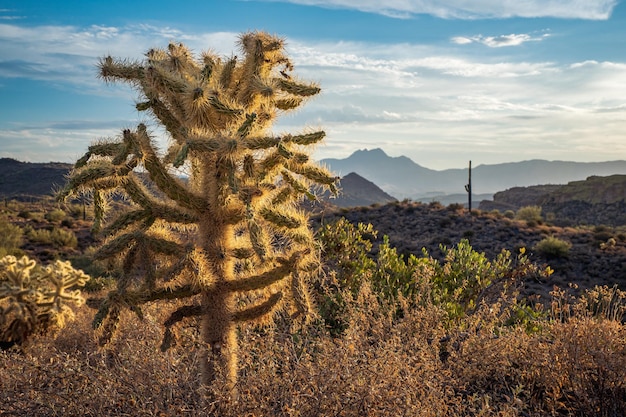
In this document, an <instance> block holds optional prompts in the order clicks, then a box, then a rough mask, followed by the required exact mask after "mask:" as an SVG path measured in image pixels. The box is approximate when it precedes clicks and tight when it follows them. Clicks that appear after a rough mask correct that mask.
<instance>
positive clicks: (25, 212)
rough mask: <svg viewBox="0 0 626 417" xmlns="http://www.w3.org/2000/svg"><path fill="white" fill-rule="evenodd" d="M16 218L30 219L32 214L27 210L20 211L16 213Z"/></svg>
mask: <svg viewBox="0 0 626 417" xmlns="http://www.w3.org/2000/svg"><path fill="white" fill-rule="evenodd" d="M17 217H21V218H22V219H32V218H33V214H32V213H31V212H30V211H28V210H20V212H19V213H17Z"/></svg>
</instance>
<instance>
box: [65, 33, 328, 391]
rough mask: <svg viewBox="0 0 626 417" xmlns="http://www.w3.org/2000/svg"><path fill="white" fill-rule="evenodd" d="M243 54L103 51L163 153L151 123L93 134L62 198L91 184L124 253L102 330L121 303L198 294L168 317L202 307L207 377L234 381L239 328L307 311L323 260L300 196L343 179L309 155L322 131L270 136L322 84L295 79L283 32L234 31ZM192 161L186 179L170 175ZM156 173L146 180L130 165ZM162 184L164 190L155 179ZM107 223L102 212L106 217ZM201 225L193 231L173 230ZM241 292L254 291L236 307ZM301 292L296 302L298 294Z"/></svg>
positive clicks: (103, 254) (112, 247) (111, 243)
mask: <svg viewBox="0 0 626 417" xmlns="http://www.w3.org/2000/svg"><path fill="white" fill-rule="evenodd" d="M240 46H241V49H242V51H243V55H244V56H243V58H242V59H238V58H237V57H232V58H230V59H222V58H220V57H218V56H215V55H214V54H212V53H209V52H207V53H204V54H203V55H202V58H201V59H200V60H195V59H194V58H193V57H192V55H191V53H190V52H189V51H188V49H187V48H186V47H185V46H183V45H182V44H175V43H172V44H170V45H169V47H168V49H167V50H160V49H153V50H150V51H149V52H148V53H147V54H146V57H147V59H146V60H145V61H144V62H128V61H117V60H114V59H113V58H111V57H107V58H104V59H103V60H102V61H101V63H100V72H101V76H102V77H103V78H104V79H105V80H107V81H125V82H128V83H130V84H131V85H133V86H134V87H136V88H137V90H139V91H140V92H141V94H142V95H143V97H142V101H141V102H140V103H139V104H138V105H137V109H138V110H140V111H149V112H150V113H151V114H152V115H153V116H154V117H155V119H156V120H157V121H158V122H159V123H160V124H162V125H163V126H164V128H165V130H166V131H167V133H168V134H169V136H170V139H171V143H170V145H169V148H168V149H167V151H166V152H165V153H164V154H163V155H160V154H159V153H158V152H157V151H156V149H155V146H154V144H153V140H152V138H151V136H150V134H149V133H148V129H147V127H146V126H145V125H143V124H140V125H139V126H138V127H137V129H135V130H124V131H123V134H122V136H121V138H119V139H117V140H113V141H109V142H105V143H99V144H95V145H93V146H91V147H90V148H89V150H88V152H87V154H86V155H85V156H84V157H83V158H81V159H80V160H79V161H78V162H77V164H76V168H75V170H74V171H73V173H72V174H71V176H70V178H69V182H68V186H67V187H66V190H65V192H64V193H63V194H62V196H66V195H69V194H70V193H72V192H76V191H81V190H89V191H90V192H92V193H93V195H94V197H96V196H97V198H94V203H95V204H96V205H99V206H100V207H99V208H97V210H96V213H97V216H96V217H97V218H96V224H97V225H98V227H99V225H100V223H102V225H103V226H104V228H103V229H102V230H103V232H104V234H105V235H106V236H107V238H108V240H107V242H106V243H105V244H104V245H103V246H102V247H101V248H100V250H99V251H98V252H97V253H96V257H98V258H107V257H112V256H120V257H121V258H122V264H123V269H124V271H123V272H124V274H123V276H122V277H121V278H120V279H119V280H118V288H117V290H116V291H114V292H113V293H111V294H110V296H109V298H108V299H107V300H106V301H105V303H104V304H103V307H102V308H101V310H100V312H99V313H98V314H97V323H96V324H98V325H102V327H103V328H104V329H108V330H106V331H105V334H103V340H104V341H105V342H106V341H107V340H108V339H110V337H111V336H112V334H109V333H110V332H109V330H111V331H112V330H114V329H115V327H116V326H115V325H114V324H115V323H117V321H118V320H119V314H120V311H121V308H120V306H130V307H131V309H133V311H136V312H137V311H140V310H139V307H138V306H139V305H140V304H142V303H144V302H147V301H152V300H157V299H165V298H168V299H171V298H187V297H195V296H197V295H199V297H195V299H197V298H199V302H195V303H192V304H190V305H187V306H185V307H182V308H180V309H179V310H177V311H175V312H173V313H172V316H171V317H170V319H169V320H168V321H167V322H166V325H167V326H168V327H167V329H166V337H165V338H164V347H167V345H168V344H169V343H170V342H171V341H172V336H173V334H172V332H171V330H170V326H172V325H174V324H175V323H176V322H178V321H180V320H183V319H184V318H185V317H188V316H192V315H200V316H202V320H203V324H202V337H203V339H204V342H205V344H206V350H207V352H206V360H205V361H204V370H205V371H204V375H205V381H206V382H208V383H210V382H212V381H213V380H214V379H215V378H216V375H218V374H222V375H224V376H225V377H226V380H227V383H228V385H230V387H231V388H234V386H235V383H236V379H237V348H238V345H237V340H236V332H235V330H236V326H237V324H238V323H241V322H251V321H253V322H264V321H269V320H270V319H271V317H272V313H273V312H274V311H275V310H276V309H277V308H279V307H281V306H286V305H287V302H290V303H291V304H292V307H293V311H304V310H306V305H305V304H306V303H308V297H307V294H306V291H305V289H306V285H304V284H303V279H304V277H305V276H306V274H308V273H310V271H312V270H314V269H315V266H316V264H317V262H318V260H317V251H316V248H315V244H314V239H313V236H312V233H311V232H310V230H309V228H308V221H307V216H306V215H305V214H304V213H303V212H302V211H301V210H300V209H298V206H297V202H298V201H299V199H300V198H301V197H302V196H307V197H308V198H310V199H314V198H315V195H314V194H313V193H312V192H311V191H310V188H311V185H312V184H319V185H322V186H323V187H326V188H330V189H331V190H332V191H335V182H336V178H335V177H333V176H331V175H330V174H329V173H328V172H327V171H325V170H324V169H322V168H320V167H318V166H316V165H315V164H313V163H312V162H311V161H310V160H309V156H308V153H307V147H308V146H310V145H312V144H315V143H317V142H319V141H320V140H322V139H323V137H324V132H322V131H318V132H305V133H302V134H299V135H289V134H287V135H282V136H276V135H273V134H272V133H271V132H269V128H270V127H271V125H272V122H273V121H274V119H275V118H276V117H277V115H278V114H279V113H282V112H285V111H289V110H292V109H295V108H296V107H298V106H299V105H300V104H301V103H303V102H304V100H305V99H306V98H308V97H309V96H312V95H315V94H317V93H318V92H319V91H320V89H319V87H318V86H317V85H315V84H311V83H304V82H301V81H299V80H297V79H296V78H295V77H293V76H292V75H290V74H289V73H290V72H291V71H292V69H293V67H292V65H291V63H290V61H289V59H288V58H287V57H286V56H285V54H284V50H283V41H282V40H281V39H279V38H277V37H274V36H270V35H268V34H266V33H263V32H251V33H246V34H244V35H242V36H241V37H240ZM181 166H184V167H186V168H187V169H188V171H189V173H190V175H189V181H188V182H187V183H186V182H183V181H182V180H180V179H179V178H177V177H176V176H175V175H174V174H173V168H174V167H181ZM136 167H141V168H143V169H144V170H145V171H147V173H148V174H149V177H150V180H149V181H148V182H149V183H150V186H151V187H147V186H146V185H144V182H146V180H145V179H143V178H141V177H140V176H139V175H138V174H137V173H136V172H135V170H134V169H135V168H136ZM154 189H158V190H159V196H158V197H157V195H156V194H155V193H154V192H153V191H152V190H154ZM111 192H122V193H123V194H125V195H126V196H127V197H128V199H129V200H130V201H131V202H132V208H131V209H130V210H129V211H128V212H126V213H122V214H118V215H117V217H115V218H114V219H112V220H110V221H109V222H108V223H107V222H106V221H105V217H104V207H105V199H103V197H106V195H107V194H108V193H111ZM105 223H106V224H105ZM181 229H185V230H186V231H187V232H186V233H189V232H190V231H191V232H192V234H193V238H192V239H191V241H189V240H186V239H184V238H183V237H182V234H181V233H180V232H179V231H180V230H181ZM240 294H246V299H247V300H248V301H250V300H256V301H252V302H250V303H248V304H247V305H245V306H243V307H241V306H240V305H238V301H241V300H242V299H241V298H240V297H239V296H240ZM296 304H297V305H296Z"/></svg>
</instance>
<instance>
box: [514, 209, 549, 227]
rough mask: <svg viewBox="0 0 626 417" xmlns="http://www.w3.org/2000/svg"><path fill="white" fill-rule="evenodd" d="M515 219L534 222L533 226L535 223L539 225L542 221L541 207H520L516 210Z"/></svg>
mask: <svg viewBox="0 0 626 417" xmlns="http://www.w3.org/2000/svg"><path fill="white" fill-rule="evenodd" d="M515 218H516V219H517V220H522V221H526V222H535V224H537V223H539V224H540V223H541V221H542V220H543V218H542V217H541V207H540V206H525V207H521V208H520V209H519V210H517V213H516V214H515Z"/></svg>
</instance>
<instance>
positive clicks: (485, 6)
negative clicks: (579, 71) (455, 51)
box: [267, 0, 618, 20]
mask: <svg viewBox="0 0 626 417" xmlns="http://www.w3.org/2000/svg"><path fill="white" fill-rule="evenodd" d="M267 1H283V2H288V3H296V4H302V5H310V6H320V7H329V8H343V9H352V10H360V11H363V12H368V13H377V14H381V15H385V16H389V17H393V18H409V17H411V16H414V15H417V14H429V15H433V16H437V17H442V18H446V19H484V18H508V17H556V18H569V19H588V20H604V19H608V18H609V17H610V15H611V13H612V11H613V9H614V8H615V6H616V5H617V3H618V1H617V0H576V1H570V0H527V1H518V0H473V1H467V0H386V1H379V0H267Z"/></svg>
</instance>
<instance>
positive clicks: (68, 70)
mask: <svg viewBox="0 0 626 417" xmlns="http://www.w3.org/2000/svg"><path fill="white" fill-rule="evenodd" d="M508 36H509V37H508V38H506V37H503V38H502V39H499V40H495V39H494V40H492V42H496V43H498V42H500V43H506V42H510V43H511V42H512V43H514V42H527V41H528V39H527V38H526V37H525V36H522V35H519V34H518V35H508ZM527 36H530V37H531V38H532V37H533V35H527ZM466 39H467V40H469V41H471V42H478V40H477V39H476V37H467V38H466ZM478 39H482V40H484V39H486V38H478ZM170 40H180V41H183V42H185V43H186V44H187V45H188V46H190V47H191V48H192V50H193V51H194V52H200V51H201V50H203V49H205V48H206V47H208V46H214V45H216V46H220V48H223V49H222V50H217V51H216V52H218V53H220V54H225V55H230V54H231V53H232V52H233V51H235V50H236V48H237V46H236V40H237V35H236V34H234V33H200V34H189V33H185V32H181V31H179V30H177V29H175V28H157V27H153V26H147V25H141V26H132V27H131V26H129V27H108V26H92V27H88V28H77V27H71V26H45V27H28V28H26V27H19V26H15V25H1V24H0V77H16V76H22V77H29V78H35V79H37V80H48V81H54V82H55V83H56V84H60V83H61V82H63V83H67V84H71V85H75V86H77V87H76V88H77V89H81V90H84V87H85V86H87V87H89V88H88V90H89V91H88V92H87V93H88V94H91V95H93V96H94V99H97V98H98V97H99V96H101V95H104V94H108V95H111V94H121V95H123V100H120V102H121V103H122V104H121V106H120V107H121V108H124V109H126V110H124V111H128V107H129V101H130V103H131V104H130V107H132V99H133V94H131V92H130V91H129V89H128V88H127V87H126V86H121V87H115V88H114V87H112V86H103V85H102V83H101V82H100V81H99V80H97V79H96V77H95V68H94V65H95V62H96V61H97V58H98V57H100V56H101V55H103V54H109V53H110V54H111V55H113V56H117V57H122V58H124V57H128V58H141V57H142V56H143V53H144V52H145V50H147V49H149V48H151V47H154V46H157V47H159V46H163V47H164V46H166V45H167V43H168V42H169V41H170ZM466 43H467V42H466ZM287 46H288V52H289V54H290V55H291V57H292V60H293V62H294V64H295V67H296V68H295V70H296V72H297V74H298V76H299V77H301V78H303V79H309V80H314V81H317V82H319V83H320V84H321V86H322V89H323V90H322V94H321V95H320V96H319V97H316V98H315V99H313V100H311V101H310V102H309V103H307V104H306V106H304V107H303V108H302V110H300V111H298V112H296V113H294V114H290V115H288V116H286V117H283V118H281V119H279V122H278V124H277V126H276V131H278V132H280V131H298V130H301V129H302V127H303V126H312V127H321V128H324V129H325V130H326V131H327V133H328V139H327V141H326V144H327V145H325V146H320V147H318V150H317V153H316V157H318V158H324V157H346V156H348V155H349V154H350V153H351V152H353V151H354V150H355V149H359V148H363V147H368V148H374V147H382V148H384V149H385V150H386V151H387V152H388V153H389V154H391V155H394V156H397V155H401V154H404V155H407V156H409V157H411V158H412V159H414V160H415V161H416V162H418V163H422V164H424V165H426V166H428V167H429V168H435V169H439V168H450V167H459V166H465V164H466V162H467V159H469V158H468V155H470V154H472V155H474V156H473V157H472V159H473V160H475V161H476V163H497V162H504V161H516V160H520V159H530V158H544V159H562V160H582V159H583V158H591V157H593V158H594V159H595V160H607V159H619V158H624V157H626V142H625V141H623V132H624V131H626V118H625V117H624V111H625V109H626V100H625V99H624V97H626V63H624V62H610V61H593V60H589V61H580V62H574V63H571V62H568V63H558V62H552V61H545V60H544V61H542V60H539V61H530V60H523V59H519V58H518V59H515V58H513V57H511V56H502V55H497V56H493V55H487V54H486V55H479V54H475V53H474V54H472V55H467V56H463V55H459V54H458V51H457V52H456V54H455V55H452V53H451V52H450V50H448V49H439V48H438V47H429V46H424V45H415V44H408V43H398V44H373V43H360V42H319V43H314V42H309V41H307V42H306V43H305V42H301V41H298V40H296V39H290V40H288V42H287ZM457 49H458V48H457ZM460 49H461V50H462V49H463V48H460ZM116 111H121V110H116ZM133 115H134V114H133ZM97 116H99V115H96V116H95V117H94V119H97ZM71 117H72V116H71V115H68V119H70V118H71ZM115 117H117V118H120V119H122V118H126V117H128V115H117V116H113V118H115ZM61 121H62V120H61ZM58 122H59V120H57V123H48V124H44V125H42V126H39V127H38V128H37V129H34V128H32V127H15V126H12V127H6V126H5V127H1V126H0V153H1V154H2V155H7V156H15V157H18V159H26V158H28V159H29V160H33V161H36V160H41V158H44V160H63V161H68V160H71V159H72V158H73V157H76V156H80V154H81V153H82V152H81V150H84V149H85V148H86V146H87V145H88V144H89V143H90V142H91V141H92V140H94V139H96V138H98V137H102V136H109V135H111V134H116V133H117V132H119V129H120V128H123V127H128V126H132V125H133V124H134V122H132V121H129V122H124V123H121V122H120V123H114V124H113V125H114V126H117V128H115V127H113V126H112V127H111V128H107V127H106V126H96V125H93V124H91V125H90V124H87V125H84V126H83V125H80V124H73V123H71V122H67V123H64V124H60V123H58ZM68 138H69V139H68ZM55 146H56V147H55ZM18 147H19V149H18ZM70 148H71V149H72V151H70ZM20 150H21V152H24V154H23V155H24V156H22V157H20V154H19V152H20ZM40 150H45V152H43V153H42V152H40ZM37 152H38V153H37ZM63 155H65V157H64V158H63V157H62V156H63ZM68 155H69V158H68V157H67V156H68ZM441 155H444V156H441Z"/></svg>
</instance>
